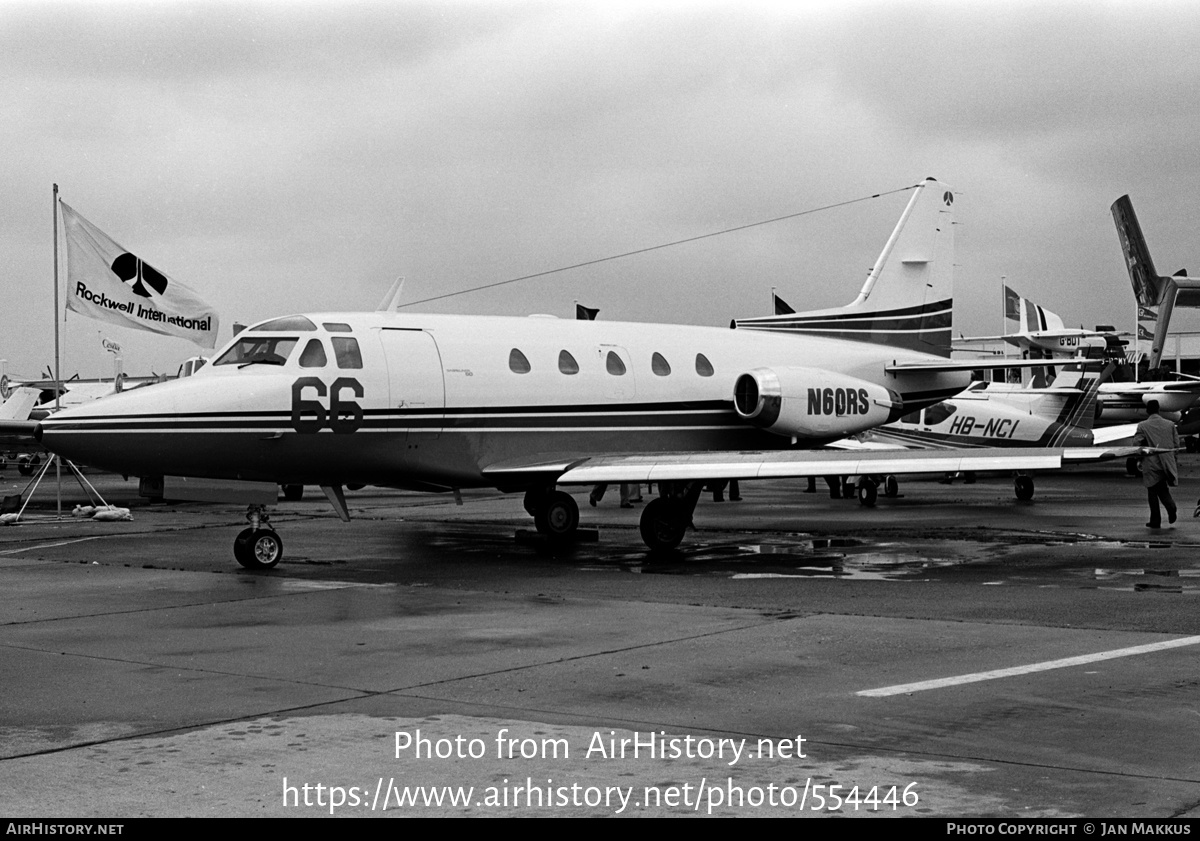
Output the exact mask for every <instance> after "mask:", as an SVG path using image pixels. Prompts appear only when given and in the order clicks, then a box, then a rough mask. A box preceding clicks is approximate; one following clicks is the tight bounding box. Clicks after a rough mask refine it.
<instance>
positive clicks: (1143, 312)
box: [1138, 304, 1158, 321]
mask: <svg viewBox="0 0 1200 841" xmlns="http://www.w3.org/2000/svg"><path fill="white" fill-rule="evenodd" d="M1157 320H1158V313H1156V312H1155V311H1154V310H1152V309H1150V308H1149V307H1145V306H1142V305H1141V304H1138V321H1157Z"/></svg>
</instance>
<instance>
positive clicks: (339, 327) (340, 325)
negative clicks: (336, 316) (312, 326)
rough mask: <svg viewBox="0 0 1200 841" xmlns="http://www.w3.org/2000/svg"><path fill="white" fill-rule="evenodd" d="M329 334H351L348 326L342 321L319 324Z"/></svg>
mask: <svg viewBox="0 0 1200 841" xmlns="http://www.w3.org/2000/svg"><path fill="white" fill-rule="evenodd" d="M321 326H322V327H324V328H325V329H326V330H328V331H329V332H330V333H352V332H354V331H352V330H351V329H350V325H349V324H346V323H345V322H343V321H325V322H322V324H321Z"/></svg>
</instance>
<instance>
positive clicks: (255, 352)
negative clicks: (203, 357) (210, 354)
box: [213, 336, 298, 365]
mask: <svg viewBox="0 0 1200 841" xmlns="http://www.w3.org/2000/svg"><path fill="white" fill-rule="evenodd" d="M297 341H298V339H297V338H296V337H295V336H247V337H245V338H242V339H238V340H237V342H235V343H234V345H233V347H231V348H230V349H229V350H227V351H225V352H224V353H223V354H221V356H220V358H219V359H217V361H216V362H214V363H213V365H255V364H263V365H283V364H285V363H286V362H287V360H288V356H290V355H291V353H292V348H294V347H295V346H296V342H297Z"/></svg>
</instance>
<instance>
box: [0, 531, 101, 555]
mask: <svg viewBox="0 0 1200 841" xmlns="http://www.w3.org/2000/svg"><path fill="white" fill-rule="evenodd" d="M112 536H113V535H111V534H94V535H92V536H91V537H77V538H75V539H74V540H63V541H61V542H59V543H38V544H36V545H34V546H23V547H22V548H20V549H5V550H4V551H3V552H0V555H15V554H17V553H18V552H32V551H33V550H34V549H53V548H54V547H55V546H67V545H69V544H71V543H83V542H84V541H85V540H100V539H101V538H105V537H112Z"/></svg>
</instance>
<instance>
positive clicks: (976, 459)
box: [485, 447, 1063, 485]
mask: <svg viewBox="0 0 1200 841" xmlns="http://www.w3.org/2000/svg"><path fill="white" fill-rule="evenodd" d="M1062 461H1063V451H1062V450H1061V449H1048V448H1030V449H1018V448H1011V449H1010V448H983V447H981V448H978V449H973V450H955V451H945V450H888V451H872V452H853V451H831V450H766V451H763V450H754V451H747V452H703V453H701V452H681V453H631V454H628V455H609V456H596V457H593V458H585V459H581V460H579V461H578V462H577V463H576V464H575V465H574V466H572V467H569V468H568V469H567V470H566V471H565V472H563V473H562V474H560V475H559V476H558V477H557V482H558V483H559V484H567V485H592V484H600V483H602V482H677V481H704V480H708V479H777V478H790V477H804V476H828V475H835V474H837V475H844V476H852V475H853V476H861V475H868V476H874V475H879V474H887V473H946V472H956V471H966V470H976V471H985V470H1055V469H1058V468H1059V467H1062ZM514 468H516V469H519V468H517V466H516V465H508V466H506V469H504V470H503V471H502V472H503V473H505V474H509V473H511V472H514ZM543 469H544V468H543ZM492 472H493V471H491V470H488V471H485V474H491V473H492Z"/></svg>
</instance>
